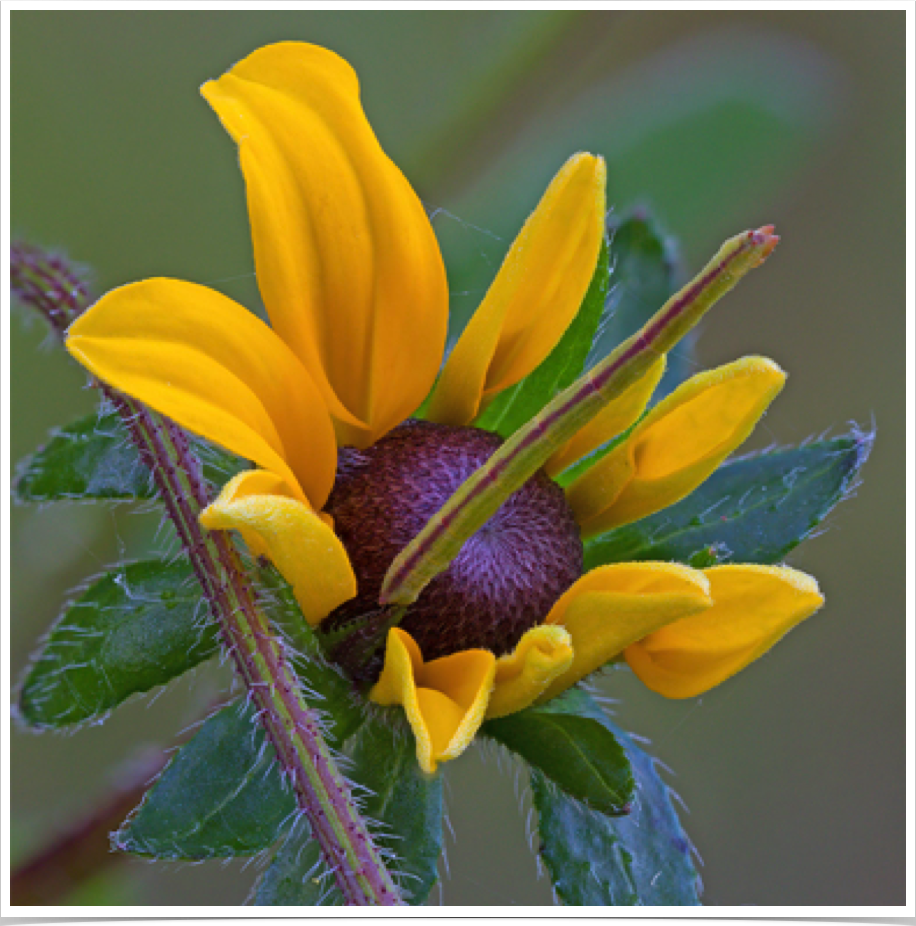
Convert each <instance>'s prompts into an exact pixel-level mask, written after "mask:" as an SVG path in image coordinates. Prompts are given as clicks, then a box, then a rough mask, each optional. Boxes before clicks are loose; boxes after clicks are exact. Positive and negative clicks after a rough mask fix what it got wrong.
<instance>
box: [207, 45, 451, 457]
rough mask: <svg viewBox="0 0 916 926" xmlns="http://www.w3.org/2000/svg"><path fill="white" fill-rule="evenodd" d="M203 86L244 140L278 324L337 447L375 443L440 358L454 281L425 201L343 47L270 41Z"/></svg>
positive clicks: (265, 288) (263, 283) (266, 283)
mask: <svg viewBox="0 0 916 926" xmlns="http://www.w3.org/2000/svg"><path fill="white" fill-rule="evenodd" d="M201 92H202V93H203V95H204V97H205V98H206V100H207V102H208V103H209V104H210V105H211V106H212V107H213V109H214V110H215V111H216V113H217V115H218V116H219V118H220V120H221V121H222V123H223V125H224V126H225V127H226V129H227V131H228V132H229V134H230V135H231V136H232V138H233V139H234V140H235V141H236V142H237V143H238V146H239V158H240V161H241V165H242V171H243V173H244V175H245V182H246V187H247V193H248V212H249V217H250V221H251V230H252V238H253V242H254V255H255V264H256V268H257V274H258V284H259V286H260V288H261V294H262V296H263V298H264V304H265V305H266V306H267V311H268V313H269V314H270V318H271V322H272V324H273V326H274V328H275V329H276V331H277V332H278V333H279V334H280V336H281V337H282V338H283V339H284V340H285V341H286V342H287V343H288V344H289V345H290V347H292V349H293V350H294V351H295V353H296V354H297V355H298V357H299V358H300V360H302V362H303V363H304V364H305V365H306V366H307V367H308V369H309V371H310V372H311V373H312V375H313V377H314V378H315V382H316V383H317V384H318V387H319V388H320V389H321V391H322V394H323V395H324V397H325V400H326V402H327V404H328V408H329V409H330V410H331V413H332V415H334V416H335V418H336V421H337V428H338V436H339V439H340V441H341V442H342V443H351V444H355V445H357V446H361V447H365V446H368V445H369V444H371V443H372V442H374V441H375V440H376V439H377V438H378V437H380V436H381V435H382V434H384V433H385V432H386V431H388V430H390V429H391V428H392V427H394V426H395V425H396V424H399V423H400V422H401V421H402V420H403V419H404V418H406V417H408V416H409V415H410V414H411V413H412V412H413V411H414V410H415V409H416V408H417V407H418V406H419V405H420V403H421V402H422V401H423V399H424V398H425V397H426V394H427V392H428V391H429V388H430V386H431V385H432V383H433V380H434V378H435V376H436V371H437V370H438V367H439V364H440V362H441V359H442V350H443V346H444V344H445V332H446V325H447V316H448V286H447V283H446V278H445V270H444V267H443V263H442V257H441V255H440V253H439V246H438V243H437V242H436V238H435V235H434V234H433V231H432V227H431V226H430V224H429V220H428V219H427V216H426V212H425V211H424V209H423V205H422V204H421V202H420V200H419V199H418V198H417V196H416V194H415V193H414V191H413V190H412V189H411V187H410V184H409V183H408V182H407V180H406V179H405V178H404V175H403V174H402V173H401V172H400V171H399V170H398V168H397V167H396V166H395V165H394V164H393V163H392V162H391V160H389V158H388V156H387V155H386V154H385V152H384V151H382V148H381V146H380V145H379V143H378V139H376V137H375V135H374V134H373V132H372V128H371V126H370V125H369V123H368V121H367V120H366V116H365V114H364V113H363V110H362V106H361V105H360V100H359V82H358V80H357V77H356V74H355V73H354V72H353V69H352V68H351V67H350V66H349V65H348V64H347V63H346V62H345V61H344V60H343V59H342V58H340V57H338V56H337V55H335V54H334V53H333V52H330V51H328V50H327V49H324V48H318V47H316V46H314V45H306V44H302V43H299V42H284V43H282V44H279V45H270V46H268V47H266V48H261V49H259V50H258V51H256V52H254V53H253V54H251V55H249V56H248V57H247V58H245V59H244V60H243V61H240V62H239V63H238V64H237V65H235V67H233V68H232V70H230V71H229V72H228V73H226V74H225V75H223V76H222V77H221V78H219V80H216V81H211V82H209V83H207V84H204V86H203V87H202V88H201Z"/></svg>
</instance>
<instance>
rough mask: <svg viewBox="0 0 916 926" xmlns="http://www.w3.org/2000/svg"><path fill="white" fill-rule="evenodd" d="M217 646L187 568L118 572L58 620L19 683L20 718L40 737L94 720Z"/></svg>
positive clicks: (151, 564)
mask: <svg viewBox="0 0 916 926" xmlns="http://www.w3.org/2000/svg"><path fill="white" fill-rule="evenodd" d="M217 646H218V643H217V638H216V631H215V628H214V626H213V624H212V623H211V622H210V619H209V612H208V610H207V607H206V604H205V603H204V601H203V599H202V597H201V593H200V587H199V586H198V584H197V580H196V579H195V577H194V574H193V572H192V570H191V567H190V565H189V564H187V563H185V562H175V563H164V562H161V561H159V560H151V561H146V562H139V563H131V564H129V565H125V566H119V567H118V568H117V569H115V570H113V571H112V572H110V573H108V574H107V575H104V576H102V577H101V578H99V579H97V580H96V581H95V582H93V584H92V585H90V586H89V588H88V589H86V591H84V592H83V593H82V594H81V595H80V597H79V598H77V600H76V601H75V602H74V603H73V604H72V605H70V607H69V608H68V609H67V610H66V611H65V612H64V613H63V614H62V615H61V617H60V618H58V620H57V623H55V625H54V626H53V628H52V629H51V631H50V633H49V634H48V636H47V638H46V639H45V641H44V644H43V645H42V648H41V649H40V650H39V651H38V653H37V654H36V657H35V659H34V661H33V663H32V665H31V667H30V669H29V672H28V675H27V676H26V679H25V682H24V683H23V686H22V690H21V692H20V695H19V714H20V716H21V718H22V720H23V721H25V722H26V723H28V724H29V725H30V726H32V727H35V728H39V729H41V728H49V727H64V726H68V725H70V724H75V723H80V722H81V721H85V720H89V719H91V718H95V717H98V716H99V715H101V714H104V713H105V712H106V711H109V710H111V709H112V708H114V707H117V705H119V704H120V703H121V702H122V701H124V700H125V699H126V698H128V697H130V696H131V695H133V694H137V693H138V692H143V691H149V690H150V689H151V688H155V687H156V686H157V685H164V684H165V683H166V682H168V681H170V680H171V679H173V678H176V677H177V676H179V675H181V674H182V673H184V672H186V671H187V670H188V669H190V668H191V667H192V666H195V665H197V664H198V663H200V662H202V661H203V660H205V659H208V658H209V657H210V656H212V655H214V653H215V652H216V651H217Z"/></svg>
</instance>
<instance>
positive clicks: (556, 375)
mask: <svg viewBox="0 0 916 926" xmlns="http://www.w3.org/2000/svg"><path fill="white" fill-rule="evenodd" d="M609 286H610V258H609V254H608V245H607V241H606V240H605V241H603V242H602V244H601V251H600V252H599V254H598V263H597V264H596V265H595V272H594V274H593V276H592V280H591V283H590V284H589V287H588V290H587V292H586V293H585V297H584V299H583V300H582V305H581V306H580V307H579V311H578V313H577V314H576V317H575V318H574V319H573V320H572V322H571V323H570V326H569V327H568V328H567V329H566V332H565V333H564V335H563V337H562V338H560V340H559V341H558V342H557V344H556V346H555V347H554V348H553V350H552V351H551V352H550V354H549V355H548V356H547V359H546V360H544V362H543V363H541V365H540V366H539V367H537V369H535V370H534V371H532V372H531V373H529V374H528V376H526V377H525V378H524V379H523V380H522V381H521V382H520V383H518V384H516V385H515V386H512V387H510V388H509V389H504V390H503V391H502V392H501V393H499V395H498V396H496V398H495V399H494V400H493V401H492V402H491V403H490V405H489V406H488V408H487V409H486V411H485V412H484V413H483V414H482V415H480V416H479V418H478V419H477V420H476V421H475V422H474V424H475V426H476V427H478V428H485V429H486V430H488V431H495V432H496V433H498V434H500V435H501V436H502V437H509V435H511V434H514V433H515V432H516V431H517V430H518V429H519V428H520V427H521V426H522V425H524V424H526V423H527V422H528V421H529V420H530V419H531V418H533V417H534V416H535V415H536V414H537V413H538V412H539V411H540V410H541V409H542V408H543V407H544V406H545V405H546V404H547V403H548V402H549V401H550V400H551V399H552V398H553V397H554V396H555V395H557V394H558V393H560V392H562V391H563V390H564V389H565V388H566V387H567V386H569V385H571V384H572V383H573V382H575V380H576V379H578V377H579V376H581V375H582V371H583V370H584V369H585V363H586V358H587V357H588V356H589V354H590V352H591V350H592V346H593V344H594V341H595V337H596V334H597V332H598V327H599V322H600V321H601V318H602V315H603V313H604V310H605V303H606V301H607V295H608V289H609ZM662 302H664V300H662ZM661 304H662V303H661V302H660V303H659V305H661Z"/></svg>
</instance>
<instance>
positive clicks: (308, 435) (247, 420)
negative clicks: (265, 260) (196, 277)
mask: <svg viewBox="0 0 916 926" xmlns="http://www.w3.org/2000/svg"><path fill="white" fill-rule="evenodd" d="M67 349H68V350H69V351H70V353H71V354H73V356H74V357H75V358H76V359H77V360H79V362H80V363H82V364H83V365H84V366H85V367H87V368H88V369H89V370H91V371H92V373H94V374H95V375H96V376H98V378H99V379H101V380H104V381H105V382H106V383H110V384H111V385H112V386H114V387H115V388H116V389H118V390H120V391H121V392H124V393H127V395H130V396H133V397H134V398H137V399H139V400H140V401H141V402H144V403H145V404H147V405H149V406H151V407H152V408H154V409H156V411H159V412H161V413H162V414H164V415H167V416H168V417H169V418H172V419H174V420H175V421H177V422H178V423H179V424H180V425H182V426H184V427H186V428H188V429H189V430H191V431H194V432H195V433H196V434H200V435H202V436H203V437H206V438H207V439H208V440H211V441H213V442H214V443H217V444H220V445H221V446H223V447H227V448H228V449H229V450H231V451H233V453H237V454H239V456H242V457H245V458H246V459H248V460H253V461H254V462H255V463H257V464H258V465H260V466H263V467H264V468H265V469H269V470H270V471H271V472H274V473H276V474H277V475H279V476H282V477H283V479H285V480H286V482H287V484H288V486H289V488H290V489H291V490H292V491H293V492H294V494H296V495H299V496H300V497H302V493H303V492H304V497H307V498H308V500H309V501H310V502H311V504H313V505H315V506H316V507H319V508H320V507H321V506H322V505H323V504H324V502H325V500H326V499H327V497H328V494H329V492H330V491H331V486H332V485H333V482H334V472H335V469H336V466H337V448H336V445H335V441H334V430H333V426H332V424H331V419H330V418H329V416H328V413H327V409H326V408H325V405H324V402H323V401H322V399H321V396H320V394H319V393H318V390H317V389H316V387H315V384H314V383H313V382H312V379H311V377H310V376H309V375H308V373H307V372H306V370H305V368H304V367H303V366H302V364H301V363H299V361H298V360H297V359H296V357H295V356H294V355H293V353H292V352H291V351H290V349H289V348H288V347H287V346H286V345H285V344H284V343H283V342H282V341H281V340H280V338H278V337H277V335H276V334H274V332H273V331H271V329H270V328H269V327H268V326H267V325H265V324H264V323H263V322H262V321H261V320H260V319H259V318H257V317H256V316H255V315H252V313H251V312H249V311H247V310H246V309H244V308H242V306H240V305H238V304H237V303H235V302H233V301H232V300H231V299H228V298H226V297H225V296H223V295H221V294H220V293H218V292H215V291H214V290H212V289H207V288H206V287H205V286H197V285H196V284H193V283H185V282H182V281H180V280H168V279H152V280H145V281H143V282H141V283H133V284H131V285H129V286H122V287H121V288H120V289H115V290H113V291H112V292H110V293H108V295H106V296H103V297H102V298H101V299H100V300H99V301H98V302H97V303H96V304H95V305H94V306H93V307H92V308H91V309H90V310H89V311H88V312H86V314H85V315H82V316H81V317H80V318H78V319H77V320H76V321H75V322H74V323H73V325H72V326H71V327H70V332H69V336H68V337H67ZM300 487H301V488H300Z"/></svg>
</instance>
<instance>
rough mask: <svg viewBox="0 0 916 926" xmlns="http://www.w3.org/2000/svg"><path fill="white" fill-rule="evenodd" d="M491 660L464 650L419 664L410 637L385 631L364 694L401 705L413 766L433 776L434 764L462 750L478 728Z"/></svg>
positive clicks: (419, 657)
mask: <svg viewBox="0 0 916 926" xmlns="http://www.w3.org/2000/svg"><path fill="white" fill-rule="evenodd" d="M495 672H496V658H495V657H494V656H493V654H492V653H490V652H488V651H486V650H465V651H464V652H461V653H454V654H453V655H451V656H444V657H442V658H441V659H434V660H433V661H432V662H427V663H424V662H423V657H422V655H421V653H420V648H419V647H418V646H417V644H416V643H415V642H414V639H413V637H411V636H410V634H409V633H407V632H406V631H404V630H401V629H400V628H399V627H392V629H391V630H390V631H388V645H387V648H386V650H385V667H384V668H383V669H382V674H381V676H380V677H379V680H378V682H377V683H376V684H375V686H374V687H373V688H372V691H370V692H369V697H370V699H371V700H373V701H375V702H376V703H377V704H400V705H402V706H403V707H404V712H405V714H406V715H407V721H408V723H409V724H410V727H411V729H412V730H413V733H414V737H415V738H416V741H417V761H418V762H419V764H420V768H422V769H423V771H424V772H428V773H430V774H432V773H433V772H435V771H436V767H437V766H438V763H439V762H445V761H446V760H448V759H454V758H455V757H456V756H459V755H461V753H462V752H464V750H465V749H467V747H468V745H469V744H470V742H471V740H472V739H473V738H474V734H475V733H477V730H478V729H479V728H480V725H481V724H482V723H483V719H484V715H485V713H486V709H487V702H488V701H489V699H490V692H491V691H492V689H493V677H494V674H495Z"/></svg>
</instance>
